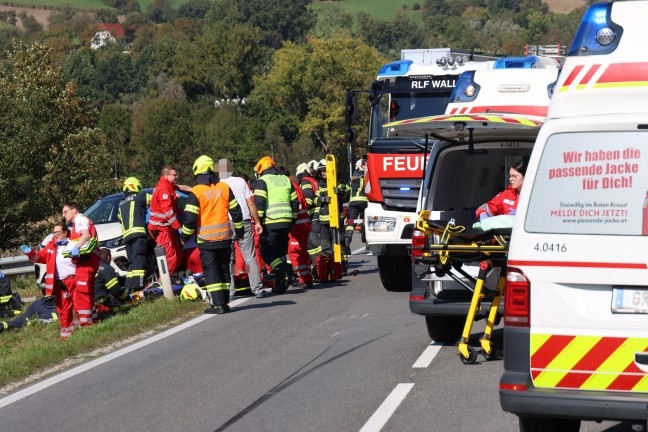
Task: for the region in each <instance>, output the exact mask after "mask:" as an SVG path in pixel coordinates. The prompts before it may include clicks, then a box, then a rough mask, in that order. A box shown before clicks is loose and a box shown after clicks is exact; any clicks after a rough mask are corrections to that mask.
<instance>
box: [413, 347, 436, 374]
mask: <svg viewBox="0 0 648 432" xmlns="http://www.w3.org/2000/svg"><path fill="white" fill-rule="evenodd" d="M442 346H443V344H442V343H439V342H432V343H431V344H430V345H428V346H427V348H425V351H423V354H421V356H420V357H419V358H418V360H416V362H414V364H413V365H412V367H413V368H426V367H428V366H430V363H432V360H434V357H436V355H437V354H439V350H441V347H442Z"/></svg>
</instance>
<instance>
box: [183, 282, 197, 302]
mask: <svg viewBox="0 0 648 432" xmlns="http://www.w3.org/2000/svg"><path fill="white" fill-rule="evenodd" d="M180 300H183V301H199V300H202V295H201V294H200V288H199V287H198V285H196V284H195V283H189V284H186V285H185V286H184V287H182V291H180Z"/></svg>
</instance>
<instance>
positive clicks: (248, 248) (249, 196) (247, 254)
mask: <svg viewBox="0 0 648 432" xmlns="http://www.w3.org/2000/svg"><path fill="white" fill-rule="evenodd" d="M233 172H234V164H233V163H232V162H231V161H229V160H227V159H221V160H219V161H218V176H219V177H220V180H221V181H222V182H224V183H226V184H227V185H228V186H229V187H230V189H231V190H232V193H234V197H235V198H236V201H238V203H239V205H240V206H241V210H243V228H244V229H245V234H244V236H243V238H242V239H241V240H236V241H237V243H238V246H239V248H240V249H241V254H242V255H243V260H244V261H245V267H246V269H249V270H248V277H249V279H250V288H251V289H252V293H253V294H254V295H255V296H256V297H259V298H262V297H265V296H266V295H267V293H266V291H265V290H263V282H262V281H261V274H260V272H259V266H258V265H257V260H256V255H255V253H254V231H256V234H257V235H261V232H263V227H262V226H261V220H260V219H259V214H258V213H257V208H256V205H255V204H254V194H253V193H252V190H251V189H250V187H249V186H248V184H247V183H246V181H245V180H243V179H242V178H240V177H234V176H232V173H233ZM252 220H254V227H253V226H252ZM232 229H233V228H232ZM253 229H254V231H253ZM233 261H234V260H232V262H233ZM232 267H233V266H232ZM231 274H232V279H231V283H230V295H232V296H233V295H234V294H235V292H236V288H235V286H234V270H233V269H232V271H231Z"/></svg>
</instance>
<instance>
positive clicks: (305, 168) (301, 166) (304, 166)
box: [295, 163, 311, 176]
mask: <svg viewBox="0 0 648 432" xmlns="http://www.w3.org/2000/svg"><path fill="white" fill-rule="evenodd" d="M302 173H306V174H310V173H311V170H310V168H309V167H308V164H306V163H301V164H299V165H297V169H296V170H295V175H296V176H298V175H299V174H302Z"/></svg>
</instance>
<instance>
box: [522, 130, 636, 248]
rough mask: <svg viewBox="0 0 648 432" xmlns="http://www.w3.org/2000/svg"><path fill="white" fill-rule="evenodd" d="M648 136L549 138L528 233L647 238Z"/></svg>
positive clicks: (530, 210)
mask: <svg viewBox="0 0 648 432" xmlns="http://www.w3.org/2000/svg"><path fill="white" fill-rule="evenodd" d="M646 138H648V135H647V134H646V133H645V132H614V133H605V132H603V133H601V132H598V133H590V132H588V133H569V134H556V135H553V136H552V137H550V138H549V140H548V141H547V145H546V146H545V149H544V151H543V153H542V160H541V162H540V165H539V166H538V172H537V174H536V179H535V182H534V186H533V190H532V191H531V196H530V201H529V208H528V212H527V215H526V220H525V228H526V230H527V231H528V232H539V233H563V234H612V235H648V206H647V204H648V202H647V197H648V194H647V192H648V140H647V139H646Z"/></svg>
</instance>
